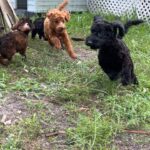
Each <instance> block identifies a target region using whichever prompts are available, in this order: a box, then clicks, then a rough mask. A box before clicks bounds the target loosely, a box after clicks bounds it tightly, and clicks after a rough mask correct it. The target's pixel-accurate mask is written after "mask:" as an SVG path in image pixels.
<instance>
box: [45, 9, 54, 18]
mask: <svg viewBox="0 0 150 150" xmlns="http://www.w3.org/2000/svg"><path fill="white" fill-rule="evenodd" d="M52 15H53V12H51V11H49V12H48V13H47V14H46V17H48V18H49V19H50V18H51V16H52Z"/></svg>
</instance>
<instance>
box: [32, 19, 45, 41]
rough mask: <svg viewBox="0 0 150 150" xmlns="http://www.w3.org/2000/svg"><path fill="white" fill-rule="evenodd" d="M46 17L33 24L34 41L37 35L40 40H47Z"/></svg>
mask: <svg viewBox="0 0 150 150" xmlns="http://www.w3.org/2000/svg"><path fill="white" fill-rule="evenodd" d="M44 19H45V18H44V17H40V18H37V19H36V20H34V22H33V29H32V39H34V38H35V36H36V34H38V35H39V39H42V38H43V39H45V37H44Z"/></svg>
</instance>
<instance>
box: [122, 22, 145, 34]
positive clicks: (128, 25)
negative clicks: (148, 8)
mask: <svg viewBox="0 0 150 150" xmlns="http://www.w3.org/2000/svg"><path fill="white" fill-rule="evenodd" d="M143 22H144V21H143V20H140V19H139V20H130V21H127V22H126V23H125V24H124V28H125V33H127V32H128V29H129V28H130V27H131V26H133V25H139V24H141V23H143Z"/></svg>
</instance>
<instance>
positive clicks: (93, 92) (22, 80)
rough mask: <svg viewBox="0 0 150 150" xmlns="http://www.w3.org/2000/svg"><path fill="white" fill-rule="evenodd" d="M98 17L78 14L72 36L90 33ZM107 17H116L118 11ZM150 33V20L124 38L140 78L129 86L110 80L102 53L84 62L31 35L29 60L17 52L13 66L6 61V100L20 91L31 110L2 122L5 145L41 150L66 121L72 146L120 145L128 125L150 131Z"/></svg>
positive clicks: (78, 45)
mask: <svg viewBox="0 0 150 150" xmlns="http://www.w3.org/2000/svg"><path fill="white" fill-rule="evenodd" d="M92 17H93V15H91V14H89V13H82V14H76V13H75V14H72V18H71V21H70V22H69V23H67V27H68V32H69V34H70V36H72V37H86V36H87V35H88V34H89V33H90V26H91V23H92ZM105 17H106V18H107V19H109V20H114V17H112V16H105ZM120 19H121V20H122V21H125V20H126V18H124V17H123V18H120ZM149 32H150V27H149V26H148V24H146V23H145V24H142V25H140V26H137V27H133V28H131V29H130V30H129V32H128V34H127V35H126V36H125V38H124V41H125V42H126V44H127V45H128V47H129V48H130V51H131V56H132V59H133V62H134V65H135V72H136V75H137V77H138V80H139V83H140V85H139V86H127V87H123V86H121V85H120V83H119V81H116V82H111V81H110V80H109V79H108V77H107V76H106V75H105V74H104V73H103V72H102V70H101V69H100V67H99V65H98V62H97V56H96V53H95V55H94V57H93V56H91V57H89V58H86V59H85V60H83V61H82V60H81V61H78V60H77V61H72V60H71V59H70V58H69V57H68V55H67V53H66V52H65V51H56V50H53V49H52V48H50V47H49V45H48V43H47V42H44V41H40V40H39V39H35V40H32V39H30V37H29V48H28V49H27V57H28V59H27V61H25V62H24V61H22V59H21V57H20V56H19V55H18V54H17V55H16V56H15V57H14V59H13V61H12V63H11V64H10V65H9V66H8V67H3V66H0V104H1V105H2V107H4V105H5V103H6V102H7V99H6V97H7V95H8V94H9V93H13V94H14V95H15V94H17V95H18V94H19V96H20V100H21V101H22V99H23V104H24V105H25V108H26V113H27V115H26V116H23V117H21V118H20V119H19V121H18V122H17V123H16V124H12V125H10V126H3V125H0V133H2V134H0V144H1V146H0V149H2V150H18V149H31V147H32V148H33V149H40V146H41V144H40V143H38V142H37V141H38V139H39V138H42V135H43V133H45V132H50V131H51V132H52V131H55V130H57V129H59V128H61V126H62V127H63V126H64V130H65V131H66V134H67V135H66V136H67V137H66V138H65V139H63V140H65V143H66V145H67V149H68V150H69V149H83V150H84V149H85V150H86V149H88V150H92V149H93V150H97V149H98V150H100V149H111V148H112V147H113V148H114V149H117V147H116V145H115V144H114V142H113V141H114V139H115V137H116V136H118V135H119V134H123V132H124V129H134V130H145V131H147V132H148V131H149V130H150V95H149V93H150V80H149V74H150V70H149V66H150V59H149V57H150V45H149V39H150V35H149ZM73 45H74V48H75V50H78V49H81V51H83V52H85V53H88V52H92V50H90V49H89V48H88V47H87V46H85V44H84V42H74V43H73ZM77 52H78V51H77ZM92 53H94V52H92ZM45 99H46V100H45ZM52 103H54V104H53V105H52V106H51V104H52ZM84 108H85V109H84ZM63 110H65V111H67V112H68V116H67V117H66V122H67V127H66V123H64V120H65V118H64V119H62V118H63V117H64V116H63V112H64V111H63ZM59 112H60V114H59ZM62 116H63V117H62ZM147 138H148V140H149V137H147ZM58 140H59V139H57V138H56V137H50V138H47V139H46V141H47V142H48V143H51V142H54V141H55V142H56V141H58ZM35 141H36V142H35ZM143 142H144V140H143ZM27 143H28V146H26V145H27ZM137 144H138V143H137ZM32 145H34V146H32ZM30 146H31V147H30ZM54 149H59V148H58V147H57V146H56V147H55V148H54ZM62 149H63V148H62ZM64 149H65V148H64Z"/></svg>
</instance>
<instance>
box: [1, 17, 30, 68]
mask: <svg viewBox="0 0 150 150" xmlns="http://www.w3.org/2000/svg"><path fill="white" fill-rule="evenodd" d="M12 30H14V31H13V32H9V33H7V34H5V35H3V36H2V37H0V63H1V64H3V65H8V64H9V62H10V61H11V59H12V57H13V55H14V54H15V53H17V52H18V53H20V54H21V55H22V56H24V57H25V58H26V54H25V52H26V48H27V45H28V34H29V32H30V30H31V22H30V20H29V19H20V20H19V21H18V22H17V23H16V24H15V25H14V26H13V27H12Z"/></svg>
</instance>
